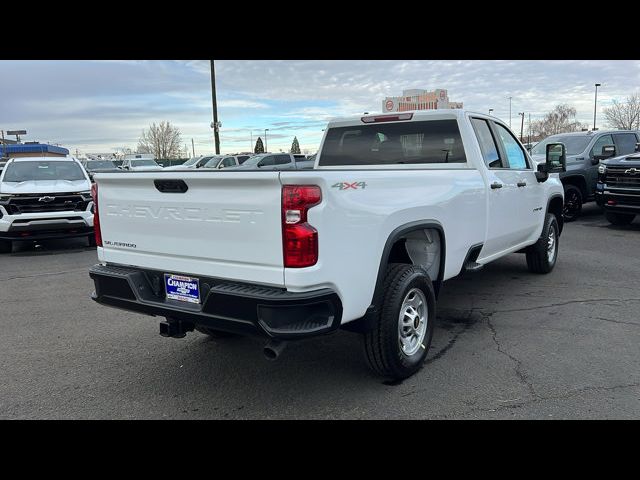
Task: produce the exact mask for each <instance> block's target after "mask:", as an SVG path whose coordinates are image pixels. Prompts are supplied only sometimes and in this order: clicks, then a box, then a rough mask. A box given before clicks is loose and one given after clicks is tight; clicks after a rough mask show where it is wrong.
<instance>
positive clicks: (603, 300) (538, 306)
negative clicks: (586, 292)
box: [492, 298, 640, 313]
mask: <svg viewBox="0 0 640 480" xmlns="http://www.w3.org/2000/svg"><path fill="white" fill-rule="evenodd" d="M594 302H618V303H619V302H640V298H592V299H587V300H569V301H567V302H561V303H550V304H548V305H537V306H535V307H527V308H512V309H508V310H493V311H492V313H512V312H528V311H531V310H537V309H539V308H553V307H562V306H565V305H571V304H573V303H594Z"/></svg>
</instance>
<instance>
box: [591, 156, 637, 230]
mask: <svg viewBox="0 0 640 480" xmlns="http://www.w3.org/2000/svg"><path fill="white" fill-rule="evenodd" d="M638 149H639V150H640V145H638ZM596 203H597V204H598V205H600V206H601V207H602V208H603V209H604V212H605V216H606V217H607V220H609V222H610V223H612V224H613V225H627V224H629V223H631V222H632V221H633V219H634V218H635V216H636V215H638V214H640V152H636V153H634V154H631V155H623V156H621V157H616V158H611V159H609V160H606V161H604V162H602V163H601V164H600V165H599V166H598V183H597V185H596Z"/></svg>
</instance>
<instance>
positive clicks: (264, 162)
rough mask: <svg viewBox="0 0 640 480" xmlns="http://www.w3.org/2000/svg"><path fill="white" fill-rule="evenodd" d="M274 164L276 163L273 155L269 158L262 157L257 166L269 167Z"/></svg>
mask: <svg viewBox="0 0 640 480" xmlns="http://www.w3.org/2000/svg"><path fill="white" fill-rule="evenodd" d="M275 163H276V157H275V155H270V156H268V157H264V158H263V159H262V160H260V162H259V163H258V165H260V166H261V167H269V166H271V165H275Z"/></svg>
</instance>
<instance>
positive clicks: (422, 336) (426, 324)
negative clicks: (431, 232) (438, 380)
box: [364, 264, 436, 380]
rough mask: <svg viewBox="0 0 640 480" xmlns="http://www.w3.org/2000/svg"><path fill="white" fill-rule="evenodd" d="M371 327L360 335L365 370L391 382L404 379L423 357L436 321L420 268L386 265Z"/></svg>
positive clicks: (432, 299) (430, 291)
mask: <svg viewBox="0 0 640 480" xmlns="http://www.w3.org/2000/svg"><path fill="white" fill-rule="evenodd" d="M382 291H383V292H384V293H383V298H382V301H381V303H380V305H379V309H380V310H379V313H378V317H377V319H376V322H375V325H374V327H373V328H372V330H370V331H369V332H367V333H365V335H364V350H365V356H366V360H367V363H368V364H369V367H370V368H371V369H372V370H373V371H374V372H376V373H378V374H379V375H382V376H383V377H387V378H392V379H398V380H399V379H403V378H407V377H409V376H411V375H413V374H414V373H416V372H417V371H418V370H420V368H421V367H422V365H423V363H424V360H425V359H426V358H427V353H428V351H429V346H430V345H431V337H432V336H433V330H434V322H435V318H436V310H435V306H436V300H435V294H434V291H433V286H432V284H431V279H430V278H429V275H428V274H427V272H426V271H425V270H424V269H423V268H422V267H417V266H414V265H405V264H390V265H389V267H388V269H387V273H386V276H385V280H384V285H383V290H382Z"/></svg>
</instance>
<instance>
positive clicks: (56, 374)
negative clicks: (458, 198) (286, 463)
mask: <svg viewBox="0 0 640 480" xmlns="http://www.w3.org/2000/svg"><path fill="white" fill-rule="evenodd" d="M639 247H640V220H639V219H636V220H635V222H634V223H633V224H632V225H630V226H628V227H613V226H610V225H609V223H608V222H607V221H606V220H605V219H604V217H603V215H602V214H601V212H600V210H599V209H598V207H597V206H596V205H595V204H588V205H585V207H584V215H583V216H582V218H580V219H579V220H578V221H576V222H573V223H570V224H567V225H566V226H565V230H564V232H563V235H562V237H561V238H560V252H559V258H558V263H557V265H556V268H555V270H554V271H553V272H552V273H551V274H549V275H535V274H531V273H529V272H528V271H527V268H526V263H525V259H524V255H519V254H513V255H509V256H508V257H506V258H503V259H500V260H498V261H496V262H494V263H492V264H489V265H487V266H486V267H485V268H484V269H482V270H481V271H479V272H476V273H472V274H467V275H465V276H462V277H458V278H455V279H452V280H450V281H448V282H446V283H445V285H444V287H443V290H442V293H441V296H440V300H439V303H438V318H437V328H436V330H435V333H434V340H433V343H432V347H431V350H430V353H429V357H428V360H427V362H426V364H425V366H424V368H423V369H422V370H421V371H420V372H418V373H417V374H416V375H415V376H413V377H411V378H409V379H407V380H405V381H404V382H396V383H391V382H385V381H383V380H381V379H380V378H378V377H376V376H375V375H374V374H372V373H370V372H369V370H368V368H367V366H366V364H365V362H364V359H363V355H362V349H361V340H360V337H359V335H357V334H355V333H350V332H345V331H340V332H338V333H336V334H333V335H330V336H326V337H322V338H317V339H310V340H306V341H303V342H298V343H292V344H290V345H289V346H288V347H287V349H286V350H285V351H284V353H283V355H282V356H281V357H280V359H279V360H278V361H276V362H269V361H267V360H265V359H264V357H263V356H262V346H263V342H262V341H260V340H258V339H252V338H233V339H224V340H212V339H210V338H208V337H207V336H205V335H202V334H200V333H197V332H195V333H190V334H188V335H187V337H186V338H184V339H169V338H163V337H161V336H160V335H159V334H158V322H159V319H157V318H154V317H149V316H144V315H138V314H133V313H128V312H125V311H120V310H116V309H111V308H107V307H102V306H100V305H97V304H95V303H94V302H93V301H92V300H91V299H90V295H91V292H92V291H93V282H92V281H91V280H90V278H89V275H88V273H87V271H88V268H89V267H90V266H91V265H93V264H94V263H96V262H97V257H96V252H95V249H91V248H89V247H88V246H87V244H86V241H85V240H84V239H76V240H70V241H54V242H44V243H43V244H42V245H33V244H30V243H21V244H18V245H17V246H16V247H14V251H13V253H11V254H4V255H0V326H1V328H2V333H0V365H2V368H1V369H0V418H3V419H25V418H30V419H36V418H37V419H72V418H73V419H129V418H132V419H164V418H166V419H172V418H173V419H199V418H206V419H217V418H224V419H235V418H238V419H280V418H296V419H304V418H318V419H359V418H374V419H386V418H389V419H391V418H393V419H445V418H449V419H466V418H469V419H512V418H513V419H565V418H566V419H575V418H581V419H583V418H584V419H609V418H620V419H631V418H639V417H640V288H639V285H640V255H639V254H638V252H639V250H640V249H639Z"/></svg>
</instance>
